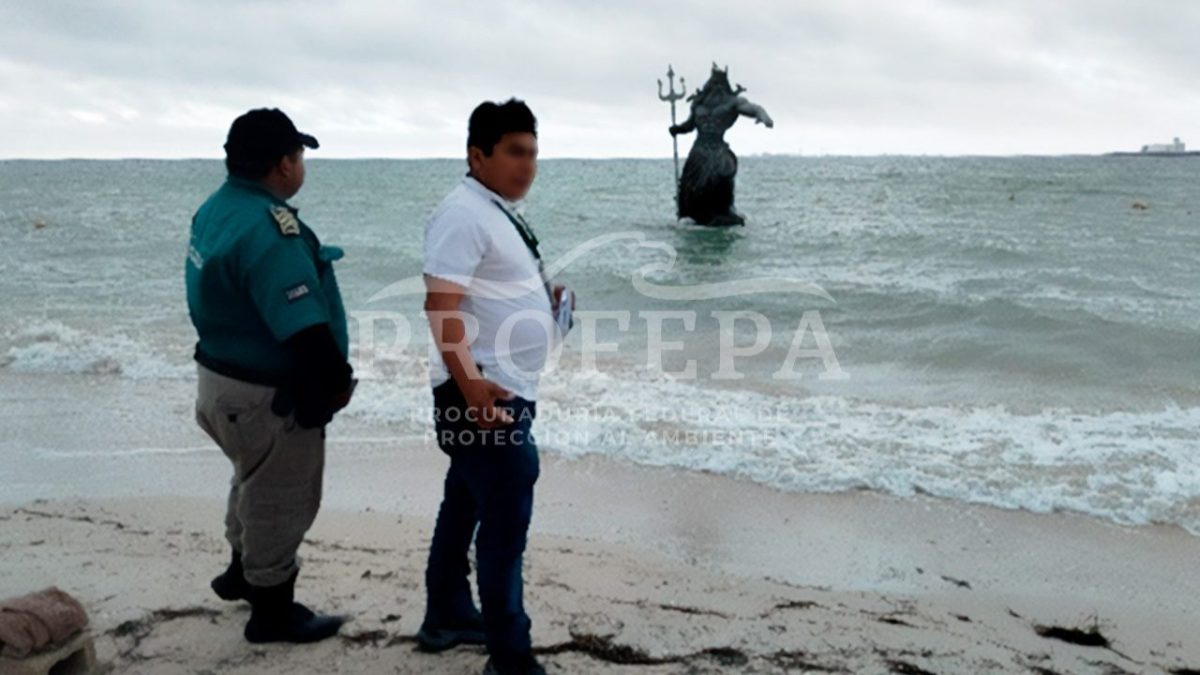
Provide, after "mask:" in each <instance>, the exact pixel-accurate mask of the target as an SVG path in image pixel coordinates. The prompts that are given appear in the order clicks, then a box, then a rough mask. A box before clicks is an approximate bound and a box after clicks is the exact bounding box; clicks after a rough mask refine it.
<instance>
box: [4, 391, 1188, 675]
mask: <svg viewBox="0 0 1200 675" xmlns="http://www.w3.org/2000/svg"><path fill="white" fill-rule="evenodd" d="M6 379H7V381H8V382H10V383H13V386H6V387H4V388H3V390H2V391H0V397H2V398H3V399H4V400H3V403H5V407H4V409H5V410H6V412H5V413H4V417H5V419H4V422H5V428H6V429H9V430H11V431H10V433H11V434H12V435H11V436H10V439H9V440H8V441H5V445H4V448H5V449H4V452H5V456H6V458H11V459H13V461H9V462H8V468H7V469H6V470H5V474H4V478H5V483H6V485H8V486H10V487H11V488H12V489H11V490H10V491H6V495H5V497H4V501H3V508H2V510H0V523H2V528H0V532H2V533H3V535H2V536H0V552H2V555H0V597H7V596H10V595H16V594H21V593H25V592H28V591H31V590H35V589H40V588H42V587H44V586H48V585H58V586H59V587H61V588H63V589H64V590H66V591H68V592H70V593H72V594H73V595H75V596H76V597H78V598H79V599H80V600H81V601H83V603H84V604H85V606H86V607H87V609H88V611H89V613H90V614H91V618H92V629H93V631H94V633H95V634H96V636H97V646H98V649H99V654H100V658H101V659H102V660H103V661H105V662H106V663H108V664H109V665H110V668H111V672H115V673H155V674H158V673H197V672H205V673H222V674H224V673H324V672H353V673H471V672H477V671H478V670H479V669H480V668H481V667H482V664H483V661H484V659H485V656H484V654H483V652H482V651H481V650H479V649H471V648H460V649H458V650H455V651H453V652H450V653H447V654H442V655H426V654H422V653H419V652H417V651H415V650H414V642H413V637H412V636H413V635H414V633H415V631H416V629H417V627H418V625H419V623H420V620H421V616H422V612H423V606H424V600H423V587H422V579H423V577H422V570H423V565H424V560H425V556H426V554H427V550H428V548H427V547H428V538H429V533H430V528H431V526H432V517H433V515H434V513H435V510H436V507H437V503H438V495H439V488H440V480H441V475H442V471H443V470H444V468H445V465H446V460H445V459H444V457H443V456H442V455H441V453H440V452H439V451H438V450H437V449H436V447H434V446H433V445H432V444H431V443H429V442H427V441H426V440H424V439H420V438H406V437H404V436H403V435H401V434H395V433H394V431H395V430H391V429H389V428H387V427H386V426H382V425H371V424H366V423H363V422H355V421H354V420H353V419H348V420H347V421H345V422H343V423H340V424H337V425H335V426H334V427H331V430H330V452H329V468H328V471H327V482H326V493H327V497H326V506H325V509H324V511H323V512H322V514H321V516H320V517H319V518H318V520H317V524H316V526H315V527H314V529H313V530H312V532H311V533H310V535H309V541H308V542H307V544H306V545H305V546H304V547H303V549H302V551H301V553H302V555H303V556H304V561H305V567H304V570H303V571H302V577H301V583H300V585H299V589H300V590H299V595H300V597H301V599H303V600H305V601H309V602H311V603H312V604H314V605H316V606H319V607H321V608H323V609H328V610H335V611H338V612H344V613H346V614H348V615H350V616H352V617H353V620H352V622H351V623H350V624H349V625H348V626H347V627H346V628H345V629H343V632H342V636H341V637H340V638H338V639H335V640H330V641H328V642H325V643H322V644H318V645H312V646H306V647H290V648H289V647H283V646H267V647H262V646H253V645H250V644H248V643H246V642H244V641H243V640H242V637H241V627H242V625H243V623H244V621H245V619H246V618H247V616H248V608H247V607H246V606H245V605H238V604H226V603H222V602H221V601H219V600H218V599H217V598H216V597H215V596H214V595H213V594H212V593H211V591H210V590H209V589H208V580H209V579H210V578H211V577H212V576H213V575H214V574H216V573H217V572H219V571H220V570H221V569H222V567H223V564H224V562H225V559H226V555H227V550H226V544H225V542H224V540H223V538H222V536H221V509H222V505H223V497H224V493H223V491H224V489H225V481H226V479H227V472H228V467H227V466H226V464H225V460H224V458H223V457H222V456H221V455H220V453H219V451H218V450H217V449H216V448H215V447H210V446H209V445H208V444H206V443H205V439H204V438H203V437H202V436H200V432H199V431H198V430H195V429H191V428H188V427H187V426H186V425H183V424H181V423H180V420H181V419H183V418H184V417H183V414H184V412H185V411H186V410H187V408H188V405H189V396H190V388H191V386H192V385H191V383H189V382H186V381H179V382H174V383H170V384H166V385H164V384H163V383H161V382H156V383H154V384H153V385H152V386H151V385H147V384H145V383H138V382H136V381H130V380H122V379H119V378H103V377H99V378H98V377H67V378H61V379H60V382H59V385H58V386H57V387H55V388H54V391H55V392H56V394H55V396H54V397H52V398H54V399H55V405H54V406H49V405H48V404H47V401H46V400H43V399H44V398H45V397H40V398H39V397H37V396H34V397H31V396H30V395H29V394H28V391H29V390H28V389H24V388H22V387H21V386H20V385H21V376H17V377H14V378H11V379H8V378H7V376H6ZM97 400H106V401H110V402H111V408H110V409H109V410H108V413H107V419H106V423H105V424H98V423H96V417H95V415H94V414H88V412H87V408H89V407H90V406H92V405H93V403H94V401H97ZM73 406H74V409H73ZM51 408H53V410H54V412H53V413H52V414H51V413H49V412H45V411H48V410H50V409H51ZM39 410H41V411H43V414H41V415H40V416H39V413H38V411H39ZM47 416H49V417H47ZM50 417H53V418H54V419H53V420H51V419H50ZM51 422H56V423H51ZM80 427H87V428H89V429H90V431H89V432H88V433H84V432H83V431H82V429H81V428H80ZM134 430H141V435H140V436H139V433H136V432H135V431H134ZM57 436H61V437H62V438H63V439H73V440H71V441H70V442H65V441H64V442H60V441H59V440H56V437H57ZM151 439H153V441H154V445H153V447H150V446H147V445H146V443H147V442H148V441H149V440H151ZM21 443H24V444H25V445H26V446H31V445H32V446H38V445H40V446H43V447H49V446H54V447H59V448H61V450H59V451H57V452H54V453H52V452H42V453H33V454H34V456H35V457H36V459H33V460H29V459H25V460H22V461H24V462H26V463H24V464H19V463H17V462H16V461H15V450H14V448H15V447H16V446H17V445H18V444H21ZM72 443H73V444H74V445H75V446H76V447H75V448H74V449H73V448H72V447H71V445H72ZM85 448H90V449H91V450H90V451H89V450H86V449H85ZM543 454H544V460H543V470H542V478H541V480H540V482H539V484H538V492H537V506H536V512H535V517H534V524H533V531H532V538H531V549H530V552H529V555H528V557H527V560H526V579H527V604H528V607H529V610H530V614H531V616H532V617H533V620H534V641H535V645H536V648H537V650H538V651H539V653H540V654H541V655H542V656H543V660H544V662H545V663H546V664H547V666H548V668H551V669H552V672H562V673H634V672H638V673H641V672H646V673H706V672H737V673H783V672H851V673H887V672H898V673H926V672H928V673H1009V672H1011V673H1028V672H1035V673H1125V672H1130V673H1161V672H1171V673H1188V672H1196V669H1200V640H1198V638H1197V636H1198V635H1200V615H1198V613H1197V602H1196V598H1197V597H1200V578H1198V577H1197V575H1196V574H1195V564H1196V561H1197V560H1200V538H1197V537H1195V536H1194V535H1191V534H1189V533H1188V532H1186V531H1184V530H1182V529H1181V528H1177V527H1174V526H1143V527H1127V526H1120V525H1115V524H1111V523H1106V522H1102V521H1100V520H1097V519H1093V518H1089V517H1085V516H1081V515H1076V514H1067V513H1052V514H1034V513H1029V512H1024V511H1007V510H999V509H994V508H990V507H984V506H971V505H964V504H962V503H955V502H949V501H945V500H938V499H933V498H927V497H918V498H915V499H900V498H895V497H888V496H882V495H878V494H875V493H869V492H851V493H841V494H828V495H821V494H788V493H783V492H779V491H776V490H772V489H769V488H765V487H762V486H758V485H754V484H750V483H746V482H741V481H737V480H733V479H730V478H727V477H722V476H717V475H711V474H704V473H696V472H683V471H677V470H671V469H650V468H645V467H635V466H632V465H628V464H624V463H619V462H614V461H612V460H608V459H605V458H601V457H585V458H582V459H563V458H561V457H559V456H557V455H556V454H555V452H554V451H553V449H544V452H543ZM29 455H30V453H25V454H24V455H22V457H28V456H29ZM68 467H69V468H70V469H71V470H67V469H68ZM56 476H57V477H58V478H59V480H57V481H56V480H55V479H54V477H56ZM36 477H40V480H41V481H42V482H37V481H36V480H32V479H33V478H36ZM37 495H42V496H41V497H38V496H37ZM1081 641H1082V642H1097V643H1101V645H1100V646H1087V645H1082V644H1078V642H1081ZM1103 645H1107V646H1103ZM1189 668H1190V669H1192V670H1189Z"/></svg>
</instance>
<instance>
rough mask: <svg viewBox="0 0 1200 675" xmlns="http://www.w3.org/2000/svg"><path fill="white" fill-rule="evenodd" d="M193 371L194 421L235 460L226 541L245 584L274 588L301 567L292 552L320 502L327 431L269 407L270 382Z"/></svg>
mask: <svg viewBox="0 0 1200 675" xmlns="http://www.w3.org/2000/svg"><path fill="white" fill-rule="evenodd" d="M198 368H199V387H198V388H199V391H198V395H197V398H196V421H197V422H198V423H199V424H200V428H201V429H204V431H205V433H207V434H208V435H209V436H210V437H212V439H213V441H215V442H216V444H217V445H218V446H220V448H221V450H222V451H223V452H224V453H225V456H226V457H228V458H229V461H230V462H232V463H233V481H232V485H231V487H230V489H229V505H228V510H227V512H226V514H225V538H226V539H228V540H229V543H230V545H232V546H233V548H234V550H235V551H239V552H240V553H241V554H242V566H243V568H244V569H245V575H246V581H248V582H250V583H251V584H252V585H254V586H277V585H279V584H282V583H284V582H285V581H287V580H288V579H289V578H291V576H292V575H293V574H294V573H295V572H296V570H298V569H299V568H300V561H299V558H298V557H297V556H296V550H297V549H298V548H299V547H300V542H301V541H302V540H303V539H304V533H305V532H307V531H308V528H309V527H311V526H312V524H313V521H314V520H315V519H316V517H317V510H318V509H319V508H320V506H321V478H322V474H323V473H324V470H325V431H324V429H304V428H301V427H300V426H298V425H297V424H296V420H295V417H294V416H292V415H288V416H287V417H279V416H277V415H275V413H273V412H271V400H272V398H273V397H274V395H275V389H274V388H273V387H265V386H261V385H257V384H251V383H249V382H243V381H241V380H235V379H232V378H229V377H225V376H224V375H219V374H217V373H214V372H213V371H211V370H209V369H207V368H205V367H204V366H198Z"/></svg>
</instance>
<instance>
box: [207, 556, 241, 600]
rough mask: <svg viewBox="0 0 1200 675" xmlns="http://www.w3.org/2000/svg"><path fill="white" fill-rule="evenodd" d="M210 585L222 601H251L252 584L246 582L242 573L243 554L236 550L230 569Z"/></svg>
mask: <svg viewBox="0 0 1200 675" xmlns="http://www.w3.org/2000/svg"><path fill="white" fill-rule="evenodd" d="M210 585H211V586H212V589H213V592H214V593H216V594H217V597H218V598H221V599H222V600H230V601H233V600H249V599H250V584H249V583H247V582H246V577H245V575H244V573H243V572H242V554H241V553H239V552H238V551H236V550H234V552H233V559H232V560H230V561H229V569H227V570H225V573H224V574H222V575H220V576H218V577H216V578H214V579H213V580H212V583H211V584H210Z"/></svg>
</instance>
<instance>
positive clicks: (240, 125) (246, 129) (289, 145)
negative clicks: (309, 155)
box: [225, 108, 320, 162]
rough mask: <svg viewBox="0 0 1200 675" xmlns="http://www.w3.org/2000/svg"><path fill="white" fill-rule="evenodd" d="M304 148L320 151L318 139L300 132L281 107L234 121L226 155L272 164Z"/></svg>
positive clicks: (254, 113)
mask: <svg viewBox="0 0 1200 675" xmlns="http://www.w3.org/2000/svg"><path fill="white" fill-rule="evenodd" d="M300 146H304V147H306V148H312V149H314V150H315V149H317V148H318V147H320V144H319V143H317V139H316V138H313V137H312V136H310V135H308V134H302V133H300V132H299V131H297V130H296V125H295V124H292V120H291V119H289V118H288V116H287V115H285V114H283V111H282V110H280V109H279V108H258V109H255V110H251V111H249V112H247V113H245V114H244V115H242V116H241V117H238V118H237V119H236V120H234V121H233V124H232V125H231V126H230V127H229V136H228V138H226V140H225V156H226V157H228V158H229V159H233V160H237V161H243V162H245V161H255V160H267V161H272V160H276V159H279V158H280V157H283V156H284V155H288V154H291V153H293V152H295V151H296V150H298V149H299V148H300Z"/></svg>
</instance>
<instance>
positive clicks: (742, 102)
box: [737, 96, 775, 129]
mask: <svg viewBox="0 0 1200 675" xmlns="http://www.w3.org/2000/svg"><path fill="white" fill-rule="evenodd" d="M737 111H738V114H740V115H745V116H746V117H753V118H754V122H755V123H756V124H757V123H760V122H761V123H762V124H765V125H767V128H768V129H770V128H772V127H774V126H775V121H774V120H772V119H771V116H770V115H768V114H767V111H766V110H764V109H763V107H762V106H761V105H757V104H754V103H751V102H750V101H747V100H746V99H745V98H743V97H741V96H739V97H738V99H737Z"/></svg>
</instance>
